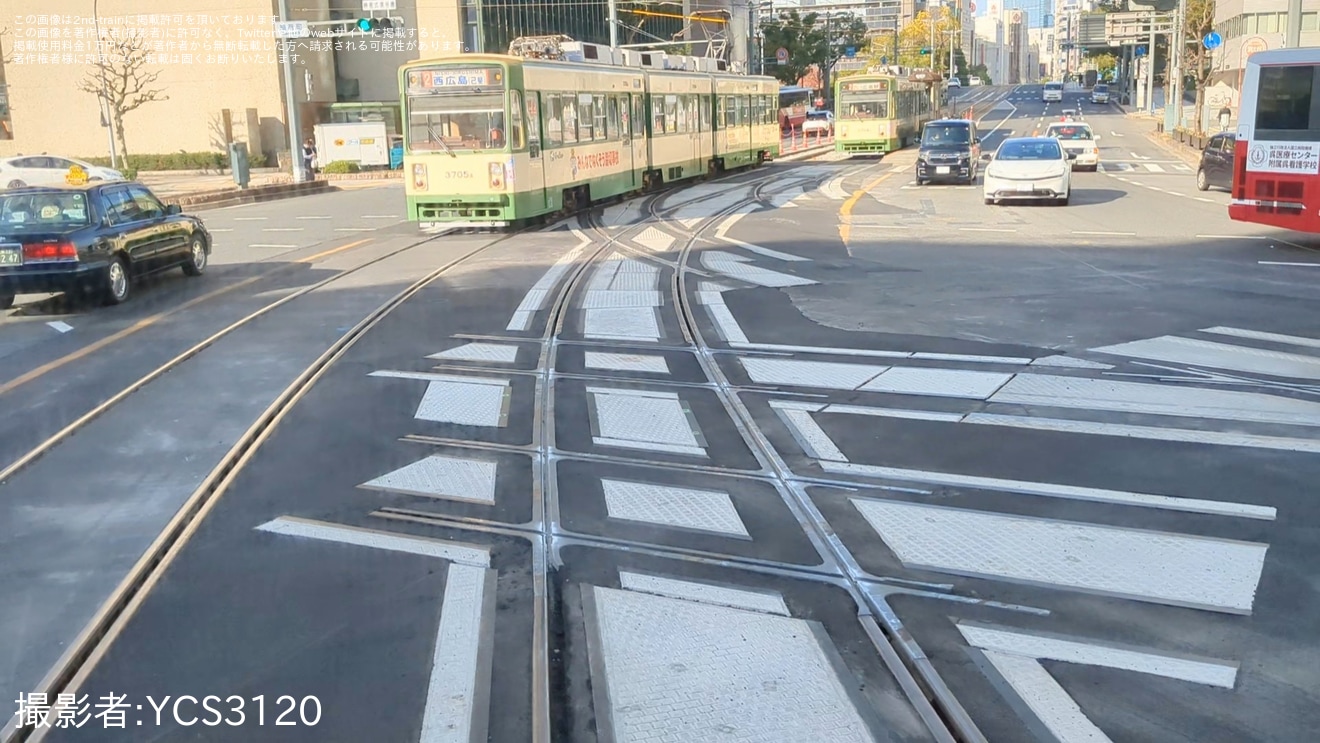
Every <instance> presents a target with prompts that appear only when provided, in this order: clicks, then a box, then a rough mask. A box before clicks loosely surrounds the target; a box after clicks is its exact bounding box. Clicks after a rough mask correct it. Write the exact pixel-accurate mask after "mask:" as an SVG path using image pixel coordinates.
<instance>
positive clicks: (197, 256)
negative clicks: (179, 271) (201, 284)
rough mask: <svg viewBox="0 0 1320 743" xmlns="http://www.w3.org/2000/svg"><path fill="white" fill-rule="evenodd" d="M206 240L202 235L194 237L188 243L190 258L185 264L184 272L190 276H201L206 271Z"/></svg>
mask: <svg viewBox="0 0 1320 743" xmlns="http://www.w3.org/2000/svg"><path fill="white" fill-rule="evenodd" d="M208 258H209V256H207V254H206V240H205V239H204V238H203V237H202V236H201V235H193V236H192V241H191V242H189V243H188V258H187V260H185V261H184V262H183V272H184V273H186V274H188V275H189V276H201V275H202V273H203V272H205V271H206V262H207V259H208Z"/></svg>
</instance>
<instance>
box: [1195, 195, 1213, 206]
mask: <svg viewBox="0 0 1320 743" xmlns="http://www.w3.org/2000/svg"><path fill="white" fill-rule="evenodd" d="M1192 198H1194V199H1196V200H1197V201H1204V202H1205V203H1207V204H1218V203H1219V202H1217V201H1215V200H1214V199H1207V198H1205V197H1204V196H1193V197H1192Z"/></svg>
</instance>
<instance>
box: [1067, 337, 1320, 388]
mask: <svg viewBox="0 0 1320 743" xmlns="http://www.w3.org/2000/svg"><path fill="white" fill-rule="evenodd" d="M1091 351H1093V352H1095V353H1107V354H1112V355H1114V356H1127V357H1131V358H1138V359H1152V360H1155V361H1166V362H1173V363H1180V364H1191V365H1194V366H1208V367H1212V368H1216V369H1230V370H1233V371H1239V372H1248V373H1255V374H1266V375H1269V376H1273V377H1297V378H1301V379H1312V380H1320V357H1315V356H1304V355H1301V354H1294V353H1282V352H1279V351H1267V350H1264V349H1259V348H1249V347H1246V346H1236V345H1232V344H1228V343H1216V342H1214V341H1203V340H1197V339H1194V338H1181V337H1178V336H1172V335H1165V336H1160V337H1158V338H1146V339H1144V340H1139V341H1132V342H1130V343H1119V344H1117V345H1113V346H1103V347H1100V348H1093V349H1091Z"/></svg>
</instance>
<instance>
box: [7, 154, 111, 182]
mask: <svg viewBox="0 0 1320 743" xmlns="http://www.w3.org/2000/svg"><path fill="white" fill-rule="evenodd" d="M74 165H77V166H78V167H80V168H82V169H83V170H85V171H87V179H88V180H91V181H122V180H124V174H123V173H120V172H119V171H118V170H111V169H110V168H102V167H100V166H97V165H92V164H91V163H88V162H84V161H82V160H74V159H73V158H68V157H55V156H54V155H18V156H16V157H6V158H0V189H3V188H22V187H24V186H58V185H60V184H62V183H64V177H65V176H66V175H68V174H69V168H71V167H73V166H74Z"/></svg>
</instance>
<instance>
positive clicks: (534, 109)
mask: <svg viewBox="0 0 1320 743" xmlns="http://www.w3.org/2000/svg"><path fill="white" fill-rule="evenodd" d="M509 95H510V96H511V97H512V100H511V101H510V102H509V103H510V105H509V109H510V110H512V111H514V112H515V113H514V119H515V121H516V120H517V118H518V116H519V114H520V113H521V112H522V110H523V101H522V100H521V93H519V91H516V90H514V91H510V93H509ZM526 103H527V107H526V111H527V185H526V186H523V185H521V184H518V183H515V184H514V190H515V191H519V190H522V189H523V188H526V189H527V191H528V192H529V193H531V194H532V196H533V198H532V204H533V206H535V207H538V208H542V207H545V205H546V192H545V153H544V152H542V150H541V94H540V93H538V92H536V91H534V90H529V91H527V101H526ZM518 145H519V143H518V142H517V141H515V142H514V148H515V149H517V148H518Z"/></svg>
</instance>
